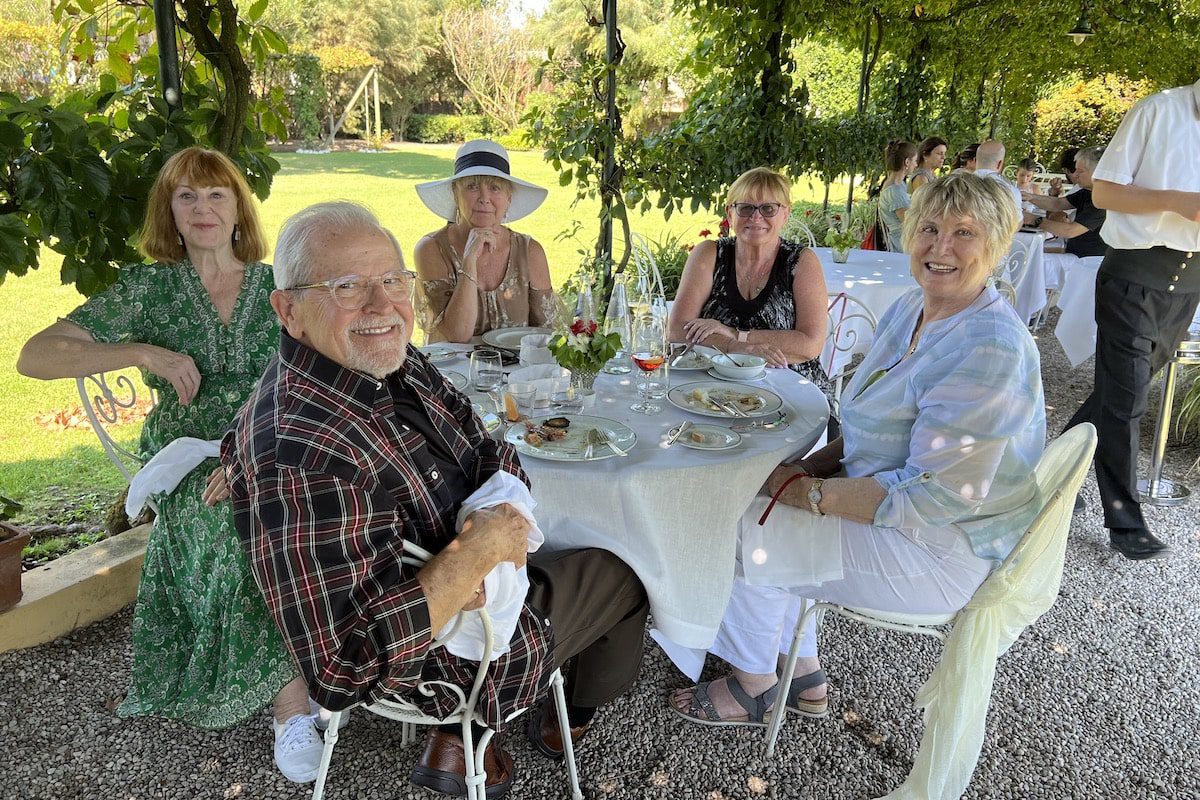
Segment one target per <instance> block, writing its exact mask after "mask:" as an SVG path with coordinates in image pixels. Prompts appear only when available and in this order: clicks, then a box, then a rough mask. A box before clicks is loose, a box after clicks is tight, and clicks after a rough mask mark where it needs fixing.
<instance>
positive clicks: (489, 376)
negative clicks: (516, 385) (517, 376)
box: [471, 350, 504, 392]
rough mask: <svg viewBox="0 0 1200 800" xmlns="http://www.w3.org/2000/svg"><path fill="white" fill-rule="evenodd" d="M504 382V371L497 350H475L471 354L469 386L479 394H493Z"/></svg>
mask: <svg viewBox="0 0 1200 800" xmlns="http://www.w3.org/2000/svg"><path fill="white" fill-rule="evenodd" d="M503 382H504V369H503V367H502V362H501V360H500V351H499V350H476V351H474V352H473V353H471V385H472V386H473V387H475V388H476V389H477V390H478V391H481V392H494V391H495V390H496V389H499V388H500V384H501V383H503Z"/></svg>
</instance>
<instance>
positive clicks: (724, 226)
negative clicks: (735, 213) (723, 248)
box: [717, 219, 729, 236]
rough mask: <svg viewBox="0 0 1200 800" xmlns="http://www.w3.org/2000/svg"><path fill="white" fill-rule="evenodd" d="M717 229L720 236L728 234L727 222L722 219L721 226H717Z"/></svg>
mask: <svg viewBox="0 0 1200 800" xmlns="http://www.w3.org/2000/svg"><path fill="white" fill-rule="evenodd" d="M717 227H718V228H720V229H721V235H722V236H724V235H726V234H727V233H729V220H727V219H722V220H721V224H720V225H718V226H717Z"/></svg>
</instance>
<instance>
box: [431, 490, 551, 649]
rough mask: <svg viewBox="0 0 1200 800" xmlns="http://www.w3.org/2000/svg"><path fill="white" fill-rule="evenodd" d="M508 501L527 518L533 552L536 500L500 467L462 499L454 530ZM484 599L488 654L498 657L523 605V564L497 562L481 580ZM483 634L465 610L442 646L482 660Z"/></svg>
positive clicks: (538, 536)
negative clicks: (489, 635) (483, 510)
mask: <svg viewBox="0 0 1200 800" xmlns="http://www.w3.org/2000/svg"><path fill="white" fill-rule="evenodd" d="M503 503H508V504H509V505H511V506H512V507H513V508H515V509H516V510H517V511H519V512H520V513H521V514H522V515H524V516H525V518H526V519H527V520H529V524H530V528H529V550H528V552H530V553H536V552H537V550H538V548H539V547H541V546H542V544H543V543H544V542H545V541H546V537H545V536H544V535H543V534H542V531H541V529H540V528H538V526H537V522H536V520H534V518H533V508H534V507H535V506H537V503H536V502H535V501H534V499H533V495H531V494H530V493H529V489H528V487H526V486H525V484H524V482H522V481H521V479H520V478H518V477H517V476H516V475H513V474H512V473H509V472H504V471H503V470H501V471H498V472H496V474H494V475H492V477H490V478H488V480H487V481H486V482H485V483H484V484H483V485H482V486H480V487H479V488H478V489H476V490H475V492H474V493H473V494H472V495H471V496H470V497H468V498H467V499H466V500H465V501H463V504H462V506H461V507H460V508H459V510H458V518H457V519H456V520H455V530H458V531H461V530H462V526H463V523H464V522H465V521H466V520H467V517H469V516H471V515H472V514H474V513H475V512H476V511H478V510H479V509H481V508H492V507H494V506H498V505H501V504H503ZM483 587H484V591H485V592H486V594H487V602H486V604H485V605H484V608H486V609H487V612H488V616H490V617H491V620H492V658H493V659H495V658H498V657H499V656H502V655H504V654H505V653H507V652H508V651H509V641H510V640H511V639H512V637H513V633H514V632H515V631H516V629H517V619H518V618H519V617H520V616H521V609H522V608H523V607H524V605H525V595H526V594H527V593H528V592H529V574H528V573H527V572H526V570H525V567H521V568H520V569H517V566H516V564H514V563H513V562H511V561H504V562H501V563H500V564H497V565H496V566H495V567H494V568H493V569H492V571H491V572H489V573H488V574H487V576H486V577H485V578H484V580H483ZM453 626H454V620H451V621H450V622H448V623H446V627H445V628H443V629H442V631H441V632H440V633H439V634H438V636H439V638H440V637H441V636H443V635H445V634H446V633H448V632H449V631H450V629H451V628H452V627H453ZM483 646H484V635H483V622H482V621H481V620H480V618H479V615H477V614H467V615H466V618H465V619H464V620H463V623H462V626H461V627H460V628H459V629H458V633H456V634H455V635H454V637H453V638H451V639H450V641H448V642H447V643H446V649H447V650H449V651H450V652H451V653H453V654H454V655H456V656H458V657H459V658H464V659H467V660H468V661H482V660H483V657H484V652H483Z"/></svg>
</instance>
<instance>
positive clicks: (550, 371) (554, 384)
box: [508, 364, 571, 405]
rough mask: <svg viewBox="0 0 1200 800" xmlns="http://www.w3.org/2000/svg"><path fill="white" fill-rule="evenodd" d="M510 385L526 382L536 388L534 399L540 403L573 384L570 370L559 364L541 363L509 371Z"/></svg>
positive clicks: (547, 400)
mask: <svg viewBox="0 0 1200 800" xmlns="http://www.w3.org/2000/svg"><path fill="white" fill-rule="evenodd" d="M508 383H509V385H510V386H511V385H514V384H524V385H528V386H532V387H533V388H534V395H533V401H534V402H535V403H537V404H538V405H542V404H544V403H546V402H549V400H550V397H551V395H553V394H554V393H555V392H565V391H566V390H567V389H568V387H570V385H571V373H570V371H569V370H567V369H565V368H563V367H560V366H558V365H557V364H539V365H537V366H533V367H523V368H521V369H514V370H513V371H512V372H510V373H508Z"/></svg>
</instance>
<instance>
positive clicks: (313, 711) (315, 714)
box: [308, 697, 350, 731]
mask: <svg viewBox="0 0 1200 800" xmlns="http://www.w3.org/2000/svg"><path fill="white" fill-rule="evenodd" d="M308 713H309V715H310V716H311V717H312V718H313V722H315V723H316V724H317V730H319V731H324V730H326V729H327V728H328V727H329V720H330V718H331V717H332V716H333V712H332V711H330V710H329V709H328V708H325V707H323V706H319V705H317V701H316V700H313V699H312V698H311V697H310V698H308ZM349 724H350V711H349V710H346V711H343V712H342V719H341V721H340V722H339V723H338V730H339V731H340V730H341V729H342V728H344V727H346V726H347V725H349Z"/></svg>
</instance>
